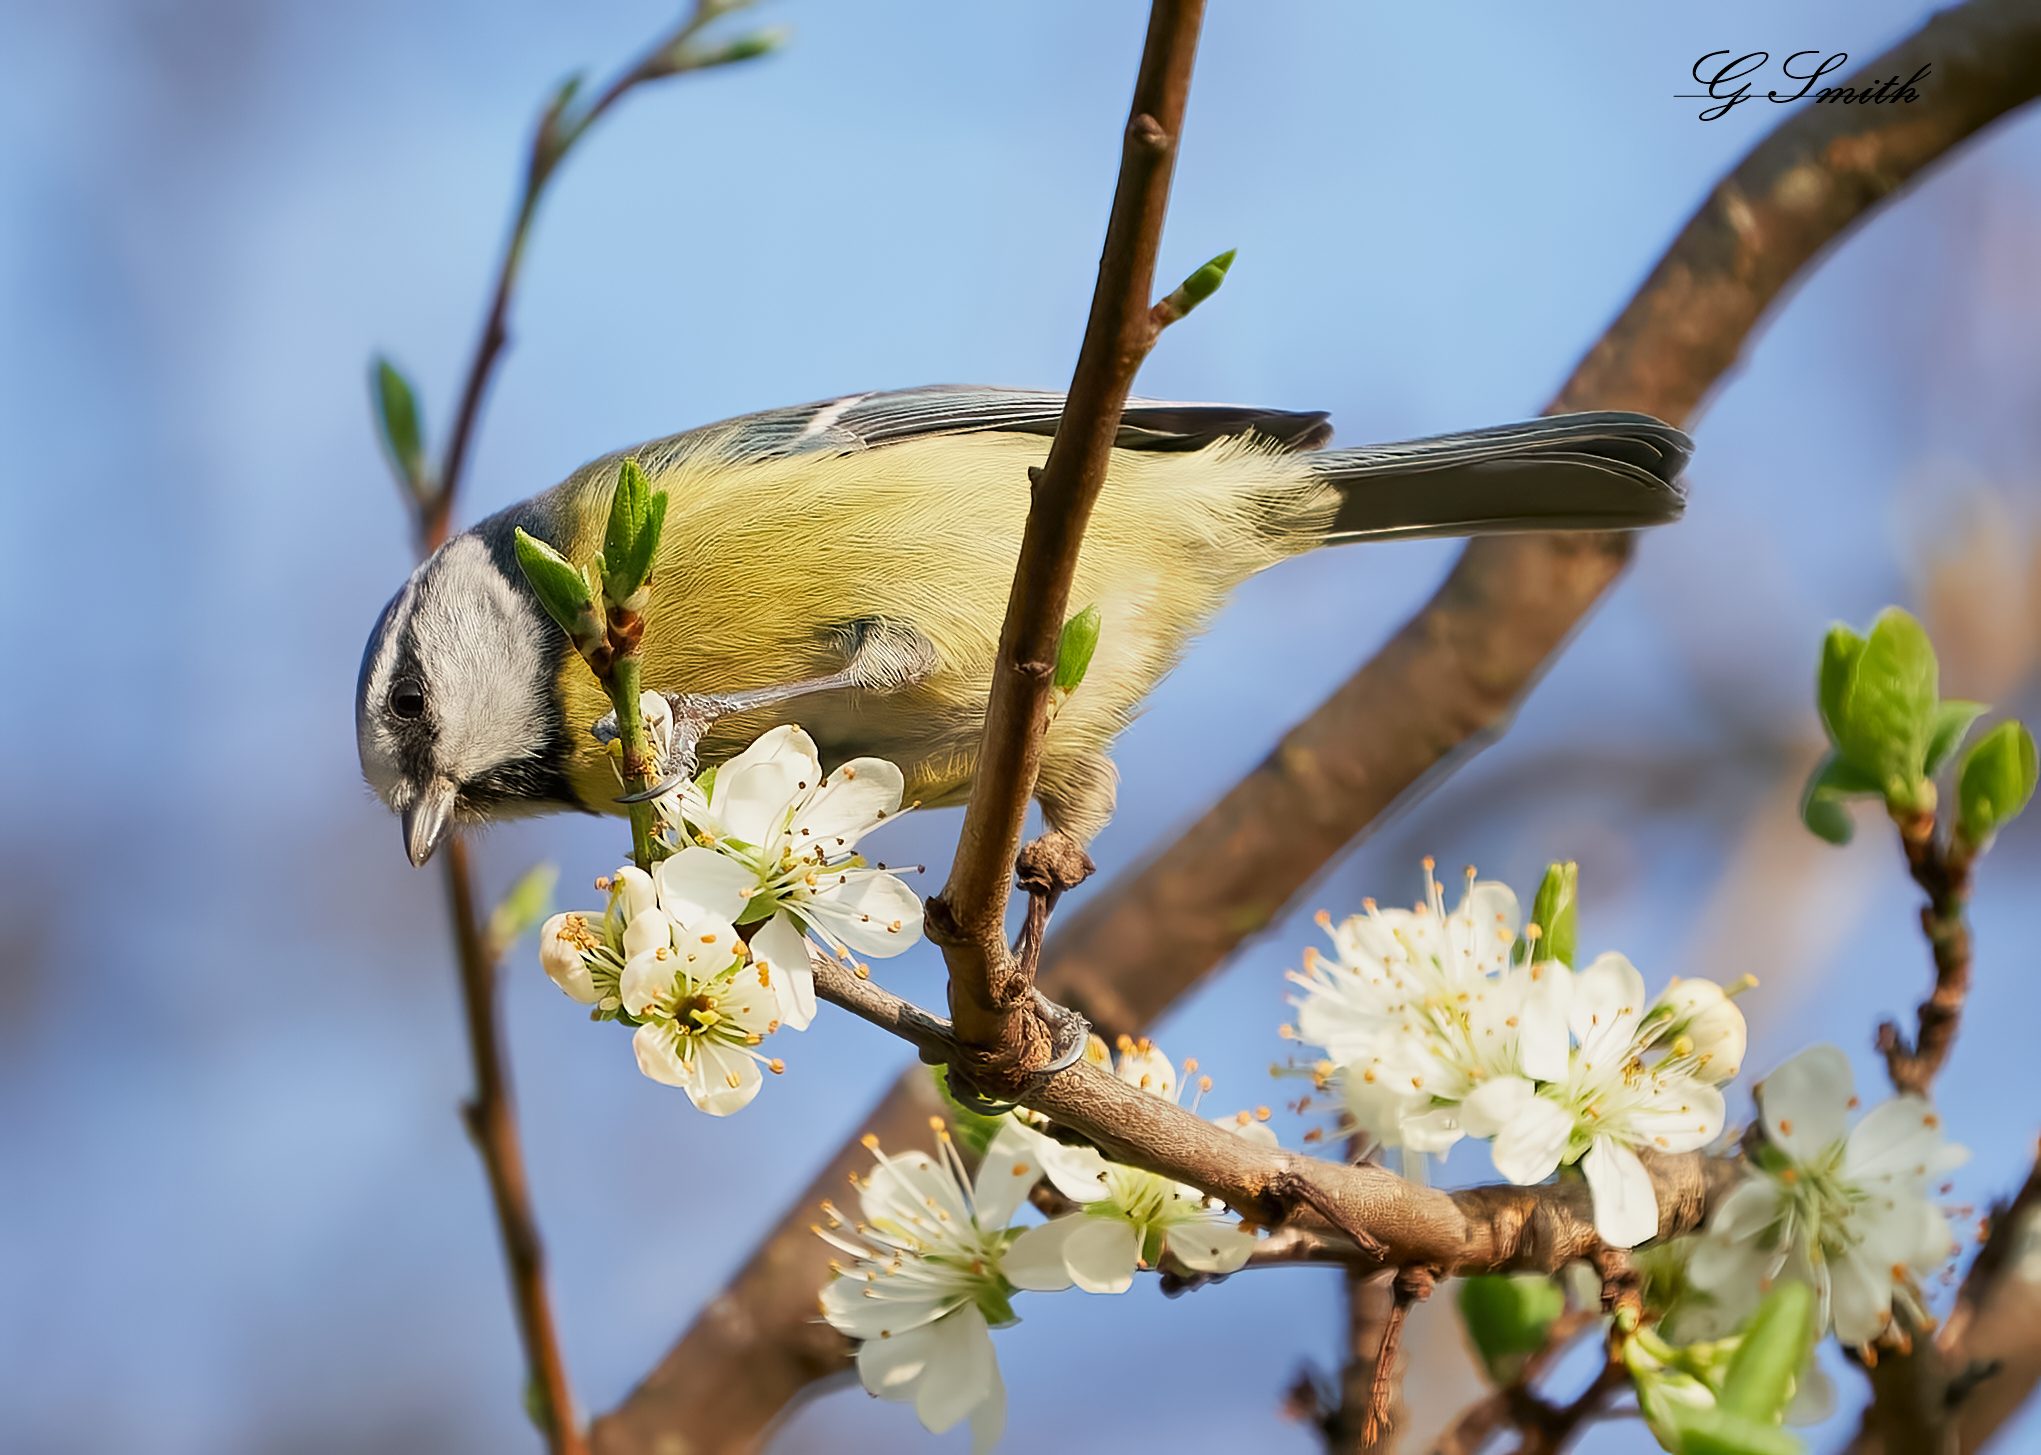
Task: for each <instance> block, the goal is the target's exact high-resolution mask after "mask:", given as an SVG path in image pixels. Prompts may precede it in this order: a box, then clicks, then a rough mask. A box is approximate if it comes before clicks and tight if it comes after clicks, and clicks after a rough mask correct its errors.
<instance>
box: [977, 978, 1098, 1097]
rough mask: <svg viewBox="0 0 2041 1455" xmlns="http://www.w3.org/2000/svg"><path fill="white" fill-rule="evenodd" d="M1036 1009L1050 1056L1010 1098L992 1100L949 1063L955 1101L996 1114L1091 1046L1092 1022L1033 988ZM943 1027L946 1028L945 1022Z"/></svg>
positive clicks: (1059, 1070) (1031, 1090) (1076, 1061)
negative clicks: (1045, 1033)
mask: <svg viewBox="0 0 2041 1455" xmlns="http://www.w3.org/2000/svg"><path fill="white" fill-rule="evenodd" d="M1035 1013H1036V1014H1037V1015H1039V1016H1040V1017H1041V1018H1042V1023H1043V1025H1045V1026H1047V1027H1048V1030H1049V1059H1048V1060H1047V1061H1044V1062H1043V1063H1042V1064H1041V1065H1040V1066H1037V1067H1036V1068H1034V1069H1033V1070H1032V1071H1030V1072H1028V1073H1027V1075H1026V1076H1025V1077H1024V1078H1022V1082H1021V1089H1020V1091H1019V1092H1018V1093H1017V1094H1016V1095H1015V1097H1014V1099H1013V1100H1011V1101H995V1100H992V1099H990V1098H987V1097H984V1096H981V1095H979V1094H978V1092H977V1091H975V1090H973V1089H972V1088H971V1086H970V1085H969V1084H967V1083H966V1081H965V1080H964V1078H963V1077H962V1076H960V1075H957V1074H955V1073H956V1069H957V1068H956V1067H955V1066H952V1067H951V1068H950V1070H951V1073H952V1074H951V1076H950V1078H949V1082H948V1086H949V1094H950V1097H951V1099H952V1100H954V1101H955V1102H956V1103H957V1105H959V1106H961V1107H963V1108H964V1110H966V1111H969V1112H976V1113H977V1114H978V1115H979V1116H986V1117H999V1116H1005V1115H1006V1114H1007V1113H1008V1112H1010V1111H1012V1110H1013V1109H1014V1108H1015V1107H1018V1106H1019V1105H1020V1104H1021V1103H1022V1102H1024V1101H1026V1100H1027V1098H1028V1096H1029V1094H1030V1093H1031V1092H1033V1091H1034V1090H1035V1089H1036V1088H1038V1087H1040V1086H1041V1085H1043V1084H1044V1083H1045V1082H1047V1081H1048V1080H1049V1079H1050V1078H1051V1077H1053V1076H1055V1075H1057V1074H1058V1073H1059V1072H1063V1071H1067V1070H1069V1069H1070V1068H1071V1067H1072V1066H1075V1065H1076V1064H1077V1063H1078V1062H1079V1061H1082V1060H1083V1059H1084V1057H1085V1053H1086V1052H1087V1051H1089V1050H1090V1049H1091V1041H1092V1035H1091V1022H1090V1021H1088V1020H1086V1019H1085V1018H1084V1016H1083V1015H1082V1014H1080V1013H1079V1012H1077V1011H1074V1010H1072V1009H1071V1008H1070V1007H1069V1006H1067V1005H1058V1004H1057V1003H1056V1002H1055V1001H1053V1000H1051V999H1049V997H1048V996H1046V995H1044V994H1042V992H1041V991H1039V990H1037V991H1036V992H1035ZM945 1029H948V1027H947V1026H946V1027H945Z"/></svg>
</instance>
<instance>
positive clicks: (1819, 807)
mask: <svg viewBox="0 0 2041 1455" xmlns="http://www.w3.org/2000/svg"><path fill="white" fill-rule="evenodd" d="M1883 792H1884V790H1883V789H1881V788H1880V787H1879V786H1878V784H1877V783H1875V782H1874V781H1872V779H1871V778H1870V777H1869V776H1868V775H1866V774H1865V773H1863V772H1861V771H1860V770H1858V769H1856V768H1854V767H1852V766H1851V765H1850V764H1848V763H1846V762H1844V761H1843V759H1842V757H1841V755H1839V754H1836V753H1830V754H1829V755H1828V756H1827V757H1826V758H1823V759H1822V760H1821V762H1820V764H1819V765H1818V766H1817V767H1816V768H1815V770H1814V772H1813V773H1812V774H1810V775H1809V776H1808V779H1807V788H1806V790H1805V791H1804V792H1803V793H1802V794H1801V795H1800V820H1801V822H1802V823H1804V824H1806V825H1807V828H1808V831H1809V832H1811V833H1812V834H1813V835H1814V836H1815V837H1816V838H1820V839H1826V840H1828V842H1830V843H1831V844H1847V843H1848V842H1849V841H1850V835H1851V834H1852V833H1853V832H1855V825H1854V824H1852V823H1851V822H1850V813H1849V809H1848V808H1847V807H1845V804H1846V802H1847V801H1848V800H1849V799H1852V798H1876V797H1880V796H1882V794H1883Z"/></svg>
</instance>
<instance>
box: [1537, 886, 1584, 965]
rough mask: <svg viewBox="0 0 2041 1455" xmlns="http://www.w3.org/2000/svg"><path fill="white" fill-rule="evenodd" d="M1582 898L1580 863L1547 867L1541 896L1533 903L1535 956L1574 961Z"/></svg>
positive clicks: (1539, 893) (1539, 888)
mask: <svg viewBox="0 0 2041 1455" xmlns="http://www.w3.org/2000/svg"><path fill="white" fill-rule="evenodd" d="M1579 899H1580V865H1578V864H1576V863H1574V862H1573V861H1572V860H1568V861H1567V862H1566V863H1564V864H1552V865H1549V866H1548V867H1547V868H1546V870H1545V880H1544V882H1543V883H1542V884H1540V885H1539V886H1538V897H1537V899H1535V900H1534V901H1532V904H1531V922H1532V923H1533V924H1535V925H1536V926H1537V927H1538V933H1539V938H1538V943H1537V944H1535V945H1533V946H1531V948H1530V953H1531V956H1532V958H1534V959H1538V960H1559V961H1562V962H1564V963H1565V964H1568V965H1571V964H1572V963H1573V956H1574V951H1575V949H1576V947H1577V942H1578V932H1577V926H1578V921H1579V915H1578V913H1577V911H1578V908H1579Z"/></svg>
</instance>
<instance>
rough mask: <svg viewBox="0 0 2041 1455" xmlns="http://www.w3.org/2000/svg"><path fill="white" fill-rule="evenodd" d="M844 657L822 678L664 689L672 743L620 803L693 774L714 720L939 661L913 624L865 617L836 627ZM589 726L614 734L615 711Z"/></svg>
mask: <svg viewBox="0 0 2041 1455" xmlns="http://www.w3.org/2000/svg"><path fill="white" fill-rule="evenodd" d="M836 635H837V637H838V639H839V640H840V641H841V642H842V643H843V646H844V651H845V654H846V659H845V662H844V665H843V666H842V667H841V668H839V669H838V670H836V671H834V672H830V673H827V674H826V675H824V676H821V677H809V678H805V679H803V680H802V681H799V682H785V683H778V684H774V685H771V686H766V687H751V688H746V689H744V690H743V691H739V692H669V693H665V694H663V696H665V698H666V702H667V705H668V706H669V707H671V708H672V709H673V747H672V750H671V751H670V753H669V754H668V758H669V759H670V761H669V762H667V763H665V764H663V765H661V766H662V767H663V768H664V770H665V771H664V774H663V776H662V777H661V779H660V781H659V782H658V783H655V784H654V785H652V786H651V787H650V788H647V789H646V790H645V791H644V792H642V793H632V794H626V795H625V796H624V797H622V798H619V799H618V800H617V802H619V803H643V802H646V801H648V800H651V799H654V798H659V797H662V796H664V795H665V794H668V793H671V792H672V791H673V790H674V789H675V788H678V787H679V786H680V785H681V783H682V782H683V781H685V780H686V779H688V778H690V777H692V776H693V775H694V770H695V766H696V761H697V759H696V752H695V750H696V749H697V748H698V747H699V746H700V745H701V741H702V739H703V738H705V737H707V736H708V733H709V729H710V728H711V727H713V726H714V725H715V723H716V722H717V720H718V719H720V718H725V717H734V716H736V715H737V714H738V713H741V712H755V711H757V710H759V709H760V708H767V707H777V706H779V705H780V704H781V703H783V702H791V701H793V700H794V699H795V698H798V697H810V696H813V695H814V694H816V693H818V692H841V691H845V690H848V689H863V690H866V691H874V692H888V691H896V690H898V689H899V688H902V687H911V686H913V685H914V684H915V683H916V682H920V681H924V680H925V679H927V678H928V677H929V676H930V674H932V673H933V672H934V671H935V669H936V667H937V666H938V665H939V661H938V658H937V656H936V650H935V646H934V644H933V643H932V642H930V641H929V640H928V638H927V637H925V636H923V635H922V634H921V633H920V632H918V631H916V630H914V629H913V628H912V627H905V626H899V625H896V624H894V623H892V622H886V621H879V620H876V619H866V620H862V621H855V622H851V623H849V624H848V625H846V626H844V627H841V628H839V629H838V631H837V633H836ZM591 731H592V732H593V733H594V734H595V737H596V739H597V740H598V741H600V742H608V741H609V740H610V739H611V738H613V737H615V736H616V714H615V713H610V714H609V715H607V716H606V717H604V718H603V719H602V721H600V722H598V723H597V724H596V725H595V726H594V728H592V729H591Z"/></svg>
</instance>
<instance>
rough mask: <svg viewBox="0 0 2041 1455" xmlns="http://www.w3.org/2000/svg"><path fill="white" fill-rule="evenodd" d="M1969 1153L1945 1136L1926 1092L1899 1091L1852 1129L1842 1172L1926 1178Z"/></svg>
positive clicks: (1910, 1179)
mask: <svg viewBox="0 0 2041 1455" xmlns="http://www.w3.org/2000/svg"><path fill="white" fill-rule="evenodd" d="M1773 1074H1774V1075H1776V1074H1777V1073H1776V1072H1774V1073H1773ZM1770 1084H1771V1083H1770V1082H1769V1081H1767V1082H1766V1085H1768V1086H1769V1085H1770ZM1968 1156H1969V1153H1968V1152H1967V1151H1966V1150H1965V1149H1963V1148H1961V1147H1952V1146H1950V1145H1949V1144H1948V1143H1947V1142H1945V1141H1944V1140H1943V1137H1942V1119H1941V1118H1940V1117H1939V1116H1937V1115H1936V1114H1935V1109H1934V1107H1933V1106H1932V1105H1931V1104H1929V1102H1928V1101H1927V1099H1926V1098H1925V1097H1919V1096H1895V1097H1893V1098H1892V1099H1891V1100H1890V1101H1885V1102H1881V1103H1879V1104H1878V1105H1877V1106H1874V1107H1872V1108H1871V1110H1870V1111H1869V1112H1868V1113H1866V1114H1865V1116H1864V1119H1863V1120H1862V1121H1860V1122H1858V1123H1857V1125H1856V1126H1855V1127H1854V1128H1852V1129H1851V1131H1850V1139H1849V1142H1848V1145H1847V1146H1846V1147H1845V1148H1844V1151H1843V1176H1845V1177H1847V1178H1849V1179H1850V1180H1852V1181H1864V1180H1867V1179H1871V1178H1880V1179H1884V1178H1894V1179H1901V1180H1904V1181H1907V1182H1910V1183H1914V1184H1922V1183H1926V1182H1928V1181H1930V1180H1932V1179H1934V1178H1937V1177H1940V1176H1941V1175H1942V1174H1943V1173H1944V1172H1947V1171H1949V1170H1950V1169H1952V1168H1954V1167H1956V1166H1959V1165H1960V1164H1961V1163H1962V1162H1963V1160H1964V1159H1965V1158H1966V1157H1968Z"/></svg>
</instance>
